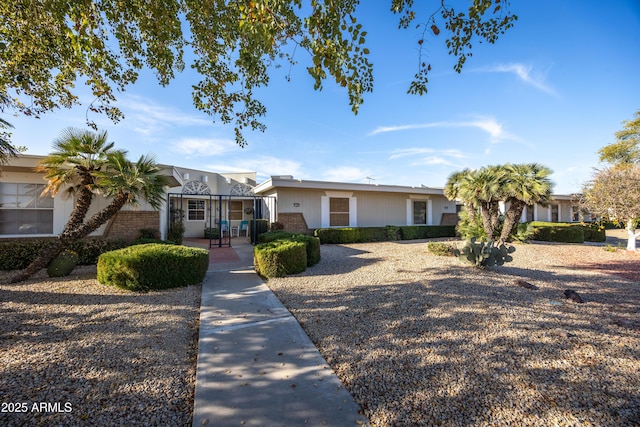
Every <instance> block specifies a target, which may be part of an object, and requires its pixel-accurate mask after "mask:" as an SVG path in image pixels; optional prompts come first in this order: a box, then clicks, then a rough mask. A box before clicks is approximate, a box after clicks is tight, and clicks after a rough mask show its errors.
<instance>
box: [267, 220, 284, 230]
mask: <svg viewBox="0 0 640 427" xmlns="http://www.w3.org/2000/svg"><path fill="white" fill-rule="evenodd" d="M270 230H271V231H276V230H284V224H283V223H281V222H277V221H276V222H272V223H271V227H270Z"/></svg>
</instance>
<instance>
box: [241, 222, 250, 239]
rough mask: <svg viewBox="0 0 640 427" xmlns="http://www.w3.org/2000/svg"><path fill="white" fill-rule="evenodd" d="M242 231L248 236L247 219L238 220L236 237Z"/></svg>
mask: <svg viewBox="0 0 640 427" xmlns="http://www.w3.org/2000/svg"><path fill="white" fill-rule="evenodd" d="M243 231H244V235H245V237H247V236H249V221H240V226H239V227H238V237H240V233H242V232H243Z"/></svg>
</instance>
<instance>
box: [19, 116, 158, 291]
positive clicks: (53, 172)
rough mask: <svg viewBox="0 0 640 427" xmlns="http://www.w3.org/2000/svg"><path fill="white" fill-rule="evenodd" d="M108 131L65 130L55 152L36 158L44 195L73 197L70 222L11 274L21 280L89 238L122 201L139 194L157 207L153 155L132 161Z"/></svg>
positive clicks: (129, 201)
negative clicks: (98, 200)
mask: <svg viewBox="0 0 640 427" xmlns="http://www.w3.org/2000/svg"><path fill="white" fill-rule="evenodd" d="M113 145H114V144H113V143H109V142H107V133H106V132H101V133H97V134H96V133H93V132H89V131H82V130H78V129H72V128H69V129H66V130H65V131H64V132H63V133H62V135H61V137H60V138H58V139H57V140H56V141H54V150H55V151H54V152H53V153H51V154H50V155H49V156H47V157H46V158H45V159H43V160H42V161H41V162H40V165H39V166H38V170H39V171H43V172H45V179H46V180H47V186H46V187H45V190H44V193H45V194H51V195H52V196H55V195H56V194H57V193H58V192H59V191H61V190H62V189H66V191H67V193H68V194H69V195H71V196H73V197H74V198H75V201H74V207H73V210H72V211H71V215H70V216H69V221H68V222H67V224H66V225H65V227H64V230H63V231H62V233H60V235H59V236H58V240H57V242H56V245H54V246H52V247H50V248H48V249H46V250H44V251H43V252H42V253H40V254H39V255H38V257H36V259H35V260H34V261H33V262H32V263H31V264H30V265H28V266H27V267H26V268H25V269H24V270H22V271H20V272H19V273H18V274H17V275H15V276H14V277H12V278H11V281H12V282H18V281H21V280H25V279H27V278H28V277H30V276H31V275H33V274H34V273H36V272H37V271H39V270H40V269H42V268H44V267H46V266H47V264H49V262H50V261H51V260H52V259H53V258H55V257H56V256H57V255H58V254H59V253H60V252H62V251H63V250H64V249H66V248H67V247H69V245H71V244H72V243H73V242H75V241H77V240H79V239H82V238H83V237H86V236H88V235H89V234H90V233H91V232H93V231H95V230H96V229H98V227H100V226H101V225H103V224H105V223H106V222H107V221H109V219H111V218H112V217H113V216H114V215H115V214H116V213H117V212H118V211H119V210H120V209H121V208H122V207H123V206H124V205H126V204H127V203H131V204H135V203H137V202H138V201H139V200H140V199H141V198H142V199H145V200H147V201H148V202H149V204H150V205H151V206H153V207H154V208H158V207H159V206H160V204H161V202H162V197H163V194H164V190H163V187H164V186H165V185H166V180H165V178H164V177H163V176H162V175H160V174H159V172H160V168H159V167H158V165H157V164H156V163H155V161H154V159H153V158H152V157H148V156H142V157H141V158H140V159H139V160H138V161H137V162H136V163H132V162H130V161H129V160H127V158H126V151H123V150H114V149H113ZM98 195H99V196H105V197H110V198H111V202H110V203H109V205H108V206H106V207H105V208H104V209H102V210H101V211H100V212H97V213H96V214H94V215H93V216H92V217H91V218H89V219H88V220H87V221H86V222H85V218H86V216H87V212H88V211H89V208H90V207H91V202H92V201H93V198H94V197H95V196H98Z"/></svg>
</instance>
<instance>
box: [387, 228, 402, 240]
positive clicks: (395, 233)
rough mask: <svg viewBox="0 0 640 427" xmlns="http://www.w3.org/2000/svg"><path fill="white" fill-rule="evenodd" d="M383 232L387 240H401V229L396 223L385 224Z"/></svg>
mask: <svg viewBox="0 0 640 427" xmlns="http://www.w3.org/2000/svg"><path fill="white" fill-rule="evenodd" d="M384 234H385V235H386V237H387V238H386V239H385V240H387V241H389V242H395V241H396V240H402V231H401V227H399V226H397V225H387V226H386V227H385V228H384Z"/></svg>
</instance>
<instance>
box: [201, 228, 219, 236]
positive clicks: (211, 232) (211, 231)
mask: <svg viewBox="0 0 640 427" xmlns="http://www.w3.org/2000/svg"><path fill="white" fill-rule="evenodd" d="M204 238H205V239H219V238H220V229H219V228H218V227H206V228H205V229H204Z"/></svg>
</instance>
